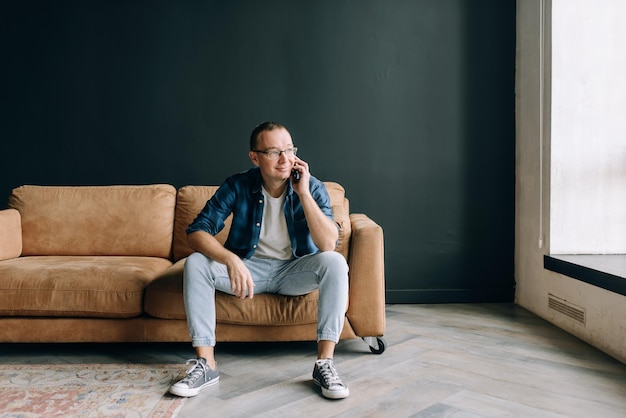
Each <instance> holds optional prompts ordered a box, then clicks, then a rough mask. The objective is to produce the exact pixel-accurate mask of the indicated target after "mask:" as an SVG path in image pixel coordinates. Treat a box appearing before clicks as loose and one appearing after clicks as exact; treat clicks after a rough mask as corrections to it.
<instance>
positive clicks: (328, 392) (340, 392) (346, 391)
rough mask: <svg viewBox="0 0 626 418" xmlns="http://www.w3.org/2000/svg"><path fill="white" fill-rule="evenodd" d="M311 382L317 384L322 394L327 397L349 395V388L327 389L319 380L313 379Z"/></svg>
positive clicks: (339, 397)
mask: <svg viewBox="0 0 626 418" xmlns="http://www.w3.org/2000/svg"><path fill="white" fill-rule="evenodd" d="M313 382H314V383H315V384H316V385H317V386H319V388H320V389H321V390H322V396H324V397H325V398H327V399H344V398H347V397H348V395H350V389H348V388H345V389H344V390H328V389H326V388H325V387H322V385H321V384H320V382H318V381H317V380H315V379H313Z"/></svg>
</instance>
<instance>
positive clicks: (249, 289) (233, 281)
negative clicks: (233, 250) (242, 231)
mask: <svg viewBox="0 0 626 418" xmlns="http://www.w3.org/2000/svg"><path fill="white" fill-rule="evenodd" d="M233 255H234V254H233ZM226 267H227V268H228V277H229V278H230V290H231V292H233V295H235V296H237V297H238V298H240V299H245V298H246V296H247V297H249V298H250V299H252V298H253V297H254V282H253V281H252V276H251V275H250V270H248V267H246V265H245V264H244V263H243V261H242V260H241V259H240V258H239V257H237V256H236V255H234V257H232V258H231V260H229V261H228V262H227V263H226Z"/></svg>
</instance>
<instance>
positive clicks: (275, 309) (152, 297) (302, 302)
mask: <svg viewBox="0 0 626 418" xmlns="http://www.w3.org/2000/svg"><path fill="white" fill-rule="evenodd" d="M185 260H186V258H184V259H182V260H179V261H178V262H177V263H176V264H174V265H173V266H172V267H171V268H169V269H167V270H166V271H165V272H163V273H162V274H161V275H160V276H159V277H158V278H156V279H155V280H154V281H152V282H151V283H150V284H148V286H147V288H146V298H145V306H144V310H145V312H146V313H147V314H149V315H151V316H154V317H156V318H162V319H186V318H187V315H186V313H185V303H184V300H183V268H184V265H185ZM207 297H209V295H207ZM317 299H318V291H317V290H316V291H314V292H311V293H308V294H306V295H302V296H283V295H276V294H267V293H263V294H255V295H254V297H253V298H252V299H243V300H242V299H239V298H237V297H235V296H232V295H228V294H226V293H222V292H216V295H215V310H216V319H217V322H221V323H227V324H246V325H299V324H312V323H316V322H317Z"/></svg>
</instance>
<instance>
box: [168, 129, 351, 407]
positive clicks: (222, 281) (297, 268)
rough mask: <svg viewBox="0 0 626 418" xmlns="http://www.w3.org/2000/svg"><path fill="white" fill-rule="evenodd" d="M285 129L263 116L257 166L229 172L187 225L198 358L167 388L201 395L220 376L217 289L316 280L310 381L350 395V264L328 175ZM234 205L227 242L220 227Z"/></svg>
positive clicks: (293, 288)
mask: <svg viewBox="0 0 626 418" xmlns="http://www.w3.org/2000/svg"><path fill="white" fill-rule="evenodd" d="M296 152H297V148H296V147H295V146H294V144H293V141H292V139H291V135H290V134H289V132H288V131H287V129H286V128H285V127H284V126H282V125H280V124H278V123H275V122H264V123H262V124H260V125H259V126H257V127H256V128H255V129H254V130H253V131H252V134H251V135H250V152H249V157H250V160H251V161H252V164H254V165H255V167H254V168H251V169H250V170H248V171H245V172H242V173H239V174H235V175H233V176H231V177H229V178H228V179H227V180H226V181H225V182H224V183H223V184H222V185H221V186H220V188H219V189H218V190H217V192H216V193H215V195H214V196H213V197H212V198H211V199H210V200H209V201H208V202H207V204H206V206H205V207H204V209H203V210H202V211H201V212H200V214H199V215H198V216H197V217H196V219H195V220H194V221H193V222H192V223H191V225H190V226H189V228H188V229H187V234H188V240H189V244H190V246H191V248H193V249H194V251H196V252H194V253H193V254H191V255H190V256H189V257H188V258H187V261H186V262H185V270H184V298H185V308H186V311H187V322H188V326H189V333H190V334H191V340H192V345H193V347H194V348H195V351H196V354H197V357H198V358H197V359H192V360H189V361H188V363H191V364H193V366H192V367H191V368H190V369H189V371H188V372H187V374H186V376H185V377H184V378H183V379H182V380H180V381H179V382H177V383H175V384H174V385H172V386H171V387H170V392H171V393H173V394H175V395H178V396H195V395H197V394H198V393H199V392H200V391H201V390H202V389H204V388H206V387H208V386H210V385H212V384H214V383H216V382H217V381H218V380H219V371H218V368H217V363H216V361H215V353H214V348H215V344H216V341H215V290H219V291H222V292H226V293H230V294H232V295H234V296H236V297H239V298H242V299H244V298H251V299H252V298H253V297H254V294H255V293H264V292H267V293H279V294H283V295H293V296H295V295H303V294H306V293H309V292H311V291H313V290H315V289H319V302H318V325H317V341H318V343H317V344H318V345H317V361H316V362H315V365H314V368H313V380H314V382H315V383H316V384H317V385H319V386H320V387H321V391H322V395H323V396H325V397H327V398H330V399H341V398H345V397H347V396H348V394H349V390H348V387H347V386H346V385H345V384H343V383H342V382H341V379H340V378H339V376H338V374H337V372H336V370H335V368H334V366H333V354H334V351H335V345H336V343H337V342H338V341H339V335H340V334H341V330H342V328H343V321H344V315H345V307H346V301H347V298H348V266H347V263H346V261H345V259H344V258H343V256H342V255H341V254H339V253H337V252H335V251H334V249H335V246H336V244H337V240H338V236H339V231H338V226H337V224H336V223H335V222H334V220H333V216H332V211H331V207H330V199H329V197H328V193H327V191H326V188H325V187H324V184H323V183H322V182H321V181H319V180H318V179H316V178H315V177H313V176H311V174H310V173H309V165H308V164H307V163H306V162H305V161H303V160H301V159H300V158H298V157H296ZM231 213H232V214H233V220H232V224H231V229H230V231H229V235H228V238H227V239H226V242H225V243H224V245H221V244H220V243H219V242H218V241H217V240H216V239H215V237H214V236H215V235H216V234H217V233H218V232H219V231H220V230H221V229H222V228H223V227H224V220H225V219H226V218H227V217H228V216H229V215H230V214H231Z"/></svg>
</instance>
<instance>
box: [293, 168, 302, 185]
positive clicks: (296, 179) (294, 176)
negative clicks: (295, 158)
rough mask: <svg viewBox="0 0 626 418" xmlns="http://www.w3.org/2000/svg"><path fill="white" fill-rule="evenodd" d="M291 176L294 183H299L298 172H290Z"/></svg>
mask: <svg viewBox="0 0 626 418" xmlns="http://www.w3.org/2000/svg"><path fill="white" fill-rule="evenodd" d="M291 176H292V177H293V182H294V183H297V182H299V181H300V172H299V171H298V170H291Z"/></svg>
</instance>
